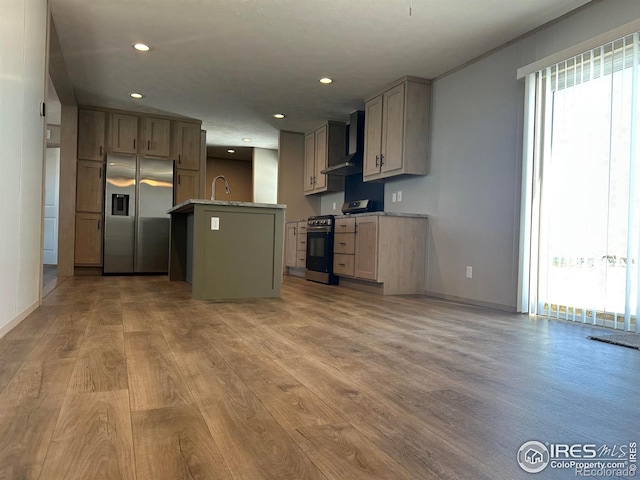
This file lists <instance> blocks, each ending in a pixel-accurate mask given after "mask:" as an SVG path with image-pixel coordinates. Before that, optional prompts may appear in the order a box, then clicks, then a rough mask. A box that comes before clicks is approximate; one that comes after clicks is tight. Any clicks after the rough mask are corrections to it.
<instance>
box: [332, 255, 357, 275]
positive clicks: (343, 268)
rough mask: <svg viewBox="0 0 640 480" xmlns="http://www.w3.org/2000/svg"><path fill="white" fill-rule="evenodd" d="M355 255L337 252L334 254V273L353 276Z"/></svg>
mask: <svg viewBox="0 0 640 480" xmlns="http://www.w3.org/2000/svg"><path fill="white" fill-rule="evenodd" d="M353 260H354V256H353V255H345V254H342V253H336V254H334V255H333V273H335V274H336V275H345V276H350V277H353V272H354V264H353Z"/></svg>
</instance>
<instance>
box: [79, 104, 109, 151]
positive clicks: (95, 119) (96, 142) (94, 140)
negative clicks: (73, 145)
mask: <svg viewBox="0 0 640 480" xmlns="http://www.w3.org/2000/svg"><path fill="white" fill-rule="evenodd" d="M105 125H106V116H105V113H104V112H97V111H95V110H78V158H80V159H83V160H97V161H102V160H104V154H105V148H104V132H105Z"/></svg>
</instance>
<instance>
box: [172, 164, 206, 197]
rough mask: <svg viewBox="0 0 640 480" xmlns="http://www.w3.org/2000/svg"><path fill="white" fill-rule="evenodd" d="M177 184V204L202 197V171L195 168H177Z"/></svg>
mask: <svg viewBox="0 0 640 480" xmlns="http://www.w3.org/2000/svg"><path fill="white" fill-rule="evenodd" d="M173 182H174V185H175V204H176V205H177V204H179V203H182V202H184V201H185V200H190V199H192V198H200V187H199V185H200V173H199V172H194V171H193V170H176V178H175V179H174V181H173Z"/></svg>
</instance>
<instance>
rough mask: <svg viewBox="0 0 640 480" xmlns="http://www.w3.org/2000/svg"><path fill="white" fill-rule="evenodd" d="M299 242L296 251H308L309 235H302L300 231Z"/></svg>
mask: <svg viewBox="0 0 640 480" xmlns="http://www.w3.org/2000/svg"><path fill="white" fill-rule="evenodd" d="M296 238H297V241H296V250H300V251H304V252H306V251H307V234H306V233H300V231H299V230H298V235H297V236H296Z"/></svg>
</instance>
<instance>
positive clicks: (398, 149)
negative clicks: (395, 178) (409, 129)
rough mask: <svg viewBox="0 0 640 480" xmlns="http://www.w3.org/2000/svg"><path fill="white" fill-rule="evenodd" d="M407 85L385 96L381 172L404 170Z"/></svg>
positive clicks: (394, 89) (400, 86)
mask: <svg viewBox="0 0 640 480" xmlns="http://www.w3.org/2000/svg"><path fill="white" fill-rule="evenodd" d="M404 96H405V85H404V83H403V84H402V85H398V86H397V87H395V88H392V89H391V90H389V91H388V92H385V94H384V96H383V104H382V115H383V117H382V150H381V151H382V156H381V160H380V164H381V170H382V171H383V172H389V171H392V170H398V169H400V168H402V154H403V151H402V149H403V146H404Z"/></svg>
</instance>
